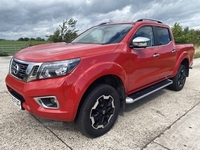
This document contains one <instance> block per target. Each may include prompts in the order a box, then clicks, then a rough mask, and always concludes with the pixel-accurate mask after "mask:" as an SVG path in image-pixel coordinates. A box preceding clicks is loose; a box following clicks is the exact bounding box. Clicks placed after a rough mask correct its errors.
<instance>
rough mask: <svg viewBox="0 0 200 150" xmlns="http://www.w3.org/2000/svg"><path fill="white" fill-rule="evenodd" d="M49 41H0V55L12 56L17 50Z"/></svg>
mask: <svg viewBox="0 0 200 150" xmlns="http://www.w3.org/2000/svg"><path fill="white" fill-rule="evenodd" d="M46 43H50V42H49V41H0V56H12V55H14V54H15V53H16V52H18V51H19V50H21V49H23V48H26V47H29V46H33V45H39V44H46Z"/></svg>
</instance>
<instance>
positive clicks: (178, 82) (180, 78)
mask: <svg viewBox="0 0 200 150" xmlns="http://www.w3.org/2000/svg"><path fill="white" fill-rule="evenodd" d="M186 77H187V69H186V67H185V66H184V65H180V67H179V70H178V72H177V74H176V76H175V77H174V78H172V80H173V84H171V85H170V86H169V89H171V90H174V91H180V90H182V88H183V87H184V85H185V81H186Z"/></svg>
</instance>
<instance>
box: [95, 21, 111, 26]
mask: <svg viewBox="0 0 200 150" xmlns="http://www.w3.org/2000/svg"><path fill="white" fill-rule="evenodd" d="M109 23H110V22H102V23H100V24H98V26H100V25H104V24H109Z"/></svg>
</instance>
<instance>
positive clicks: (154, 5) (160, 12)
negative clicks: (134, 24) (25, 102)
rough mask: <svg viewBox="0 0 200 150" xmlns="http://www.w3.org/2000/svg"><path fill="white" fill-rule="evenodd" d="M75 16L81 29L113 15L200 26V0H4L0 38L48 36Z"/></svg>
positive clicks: (117, 18) (0, 7) (122, 18)
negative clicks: (66, 20) (63, 22)
mask: <svg viewBox="0 0 200 150" xmlns="http://www.w3.org/2000/svg"><path fill="white" fill-rule="evenodd" d="M71 17H73V18H74V19H76V20H77V21H78V22H77V24H76V28H77V29H78V30H79V33H80V32H82V31H84V30H85V29H87V28H88V27H91V26H93V25H96V24H99V23H101V22H105V21H109V19H111V20H112V21H114V22H120V21H135V20H137V19H140V18H145V17H146V18H155V19H158V20H161V21H163V22H164V23H167V24H169V25H170V26H172V25H173V24H174V23H175V22H178V23H180V24H181V25H182V26H184V27H185V26H188V27H189V28H195V29H200V0H176V1H174V0H46V1H44V0H0V39H10V40H11V39H13V40H16V39H18V38H20V37H28V38H31V37H33V38H36V37H42V38H45V35H50V34H53V32H54V31H55V29H56V28H57V27H58V26H59V24H62V21H63V20H65V19H70V18H71Z"/></svg>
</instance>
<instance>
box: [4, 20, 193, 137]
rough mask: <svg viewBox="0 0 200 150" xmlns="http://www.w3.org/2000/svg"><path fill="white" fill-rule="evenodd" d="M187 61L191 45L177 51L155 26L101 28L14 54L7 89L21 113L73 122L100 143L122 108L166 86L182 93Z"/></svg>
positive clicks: (164, 29) (150, 23)
mask: <svg viewBox="0 0 200 150" xmlns="http://www.w3.org/2000/svg"><path fill="white" fill-rule="evenodd" d="M193 56H194V47H193V45H192V44H180V45H176V44H175V43H174V39H173V35H172V32H171V30H170V27H169V26H167V25H165V24H163V23H162V22H160V21H157V20H151V19H140V20H138V21H136V22H123V23H102V24H99V25H97V26H94V27H92V28H90V29H88V30H86V31H85V32H83V33H82V34H80V35H79V36H78V37H77V38H76V39H74V40H73V41H72V42H71V43H64V42H62V43H52V44H44V45H39V46H32V47H28V48H25V49H23V50H21V51H19V52H17V53H16V54H15V55H14V56H13V58H12V59H11V62H10V68H9V74H8V75H7V77H6V85H7V88H8V91H9V92H8V93H9V94H10V96H11V99H12V101H13V102H14V103H15V104H16V105H17V106H18V107H19V108H20V109H22V110H24V109H25V110H27V111H29V112H30V113H32V114H34V115H36V116H40V117H44V118H49V119H53V120H60V121H67V122H70V121H75V122H77V125H78V126H79V128H80V131H81V132H82V133H83V134H85V135H86V136H89V137H98V136H101V135H103V134H104V133H106V132H107V131H109V130H110V129H111V128H112V126H113V125H114V123H115V121H116V119H117V116H118V114H119V111H120V108H124V106H125V105H126V103H133V102H135V101H137V100H140V99H142V98H143V97H145V96H148V95H149V94H151V93H153V92H156V91H158V90H160V89H162V88H164V87H168V88H170V89H172V90H175V91H179V90H181V89H182V88H183V87H184V84H185V81H186V77H188V76H189V68H191V67H192V63H193Z"/></svg>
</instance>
